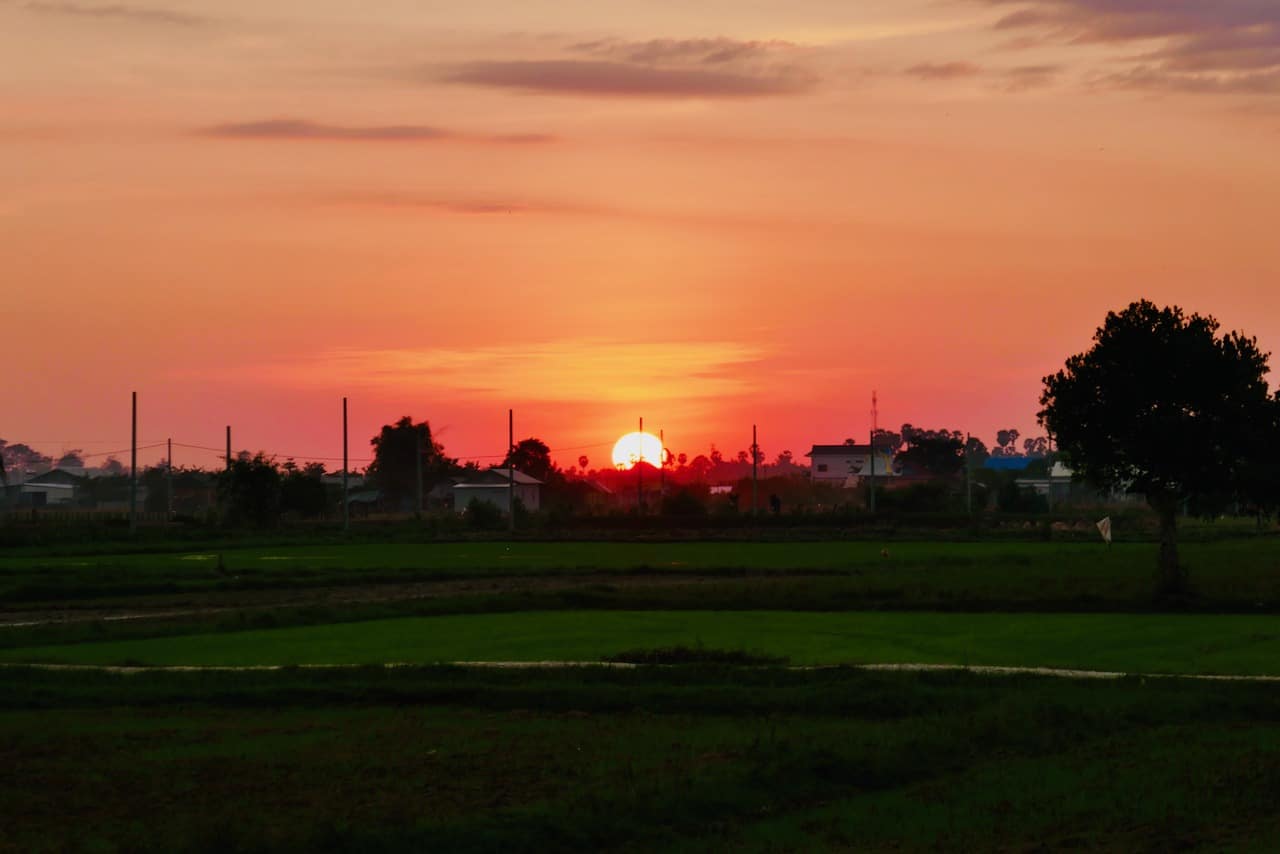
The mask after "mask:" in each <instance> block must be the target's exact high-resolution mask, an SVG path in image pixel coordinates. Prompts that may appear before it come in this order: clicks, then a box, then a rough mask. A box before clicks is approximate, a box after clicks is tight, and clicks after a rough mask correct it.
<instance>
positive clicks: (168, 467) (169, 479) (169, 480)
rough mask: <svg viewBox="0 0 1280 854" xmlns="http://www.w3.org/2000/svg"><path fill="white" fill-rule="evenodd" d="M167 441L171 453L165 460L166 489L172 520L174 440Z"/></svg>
mask: <svg viewBox="0 0 1280 854" xmlns="http://www.w3.org/2000/svg"><path fill="white" fill-rule="evenodd" d="M166 441H167V442H168V444H169V452H168V456H167V457H166V458H165V459H167V460H168V462H167V463H165V466H164V473H165V489H166V491H167V492H168V493H169V502H168V504H169V519H170V520H172V519H173V440H172V439H168V440H166Z"/></svg>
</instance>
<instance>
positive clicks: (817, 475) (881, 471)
mask: <svg viewBox="0 0 1280 854" xmlns="http://www.w3.org/2000/svg"><path fill="white" fill-rule="evenodd" d="M810 465H812V467H813V468H812V480H813V482H814V483H832V484H842V483H844V482H845V480H846V479H847V478H849V477H850V476H853V477H861V476H864V475H869V474H871V455H870V454H867V453H850V454H841V455H839V456H836V455H834V454H832V455H828V454H821V455H819V456H815V457H812V458H811V462H810ZM824 466H825V467H826V471H823V470H822V469H823V467H824ZM855 468H856V473H855ZM893 475H894V472H893V457H891V456H889V455H888V454H883V453H880V454H876V477H891V476H893Z"/></svg>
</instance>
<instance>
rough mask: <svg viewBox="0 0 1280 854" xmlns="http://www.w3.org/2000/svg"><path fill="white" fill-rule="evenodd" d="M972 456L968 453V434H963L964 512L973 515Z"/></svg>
mask: <svg viewBox="0 0 1280 854" xmlns="http://www.w3.org/2000/svg"><path fill="white" fill-rule="evenodd" d="M972 457H973V454H971V453H970V451H969V434H968V433H965V434H964V511H965V512H966V513H968V514H969V515H970V516H972V515H973V475H972V473H971V472H970V471H969V466H970V464H971V462H970V461H971V459H972Z"/></svg>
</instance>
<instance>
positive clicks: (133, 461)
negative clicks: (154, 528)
mask: <svg viewBox="0 0 1280 854" xmlns="http://www.w3.org/2000/svg"><path fill="white" fill-rule="evenodd" d="M132 423H133V427H132V431H131V438H130V440H129V533H130V534H134V533H137V531H138V393H137V392H136V391H135V392H134V393H133V422H132Z"/></svg>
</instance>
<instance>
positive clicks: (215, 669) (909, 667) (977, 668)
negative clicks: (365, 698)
mask: <svg viewBox="0 0 1280 854" xmlns="http://www.w3.org/2000/svg"><path fill="white" fill-rule="evenodd" d="M687 666H688V665H682V664H657V663H655V664H639V663H635V662H625V661H440V662H434V663H422V662H407V661H406V662H398V661H393V662H385V663H382V664H247V665H228V664H209V665H196V664H161V665H154V666H147V665H130V664H40V663H37V662H19V661H9V662H0V668H4V669H9V670H12V669H25V670H46V671H65V672H71V673H74V672H94V673H119V674H123V675H126V676H132V675H138V674H144V673H241V672H244V673H252V672H259V673H265V672H275V671H283V670H322V671H331V670H361V669H365V668H370V667H381V668H383V669H387V670H394V669H401V668H422V667H465V668H476V669H494V670H552V669H560V668H566V669H567V668H588V667H599V668H605V669H610V670H636V669H640V668H659V667H661V668H676V667H687ZM733 666H735V667H740V668H744V669H782V670H793V671H811V670H812V671H817V670H840V669H846V670H862V671H867V672H878V673H971V674H974V675H976V676H994V677H1008V676H1046V677H1051V678H1054V679H1074V680H1090V679H1092V680H1115V679H1182V680H1191V681H1197V682H1255V683H1275V684H1280V675H1264V676H1245V675H1240V676H1232V675H1229V674H1222V673H1129V672H1123V671H1118V670H1076V669H1066V668H1057V667H1008V666H1001V665H984V664H923V663H920V664H915V663H898V664H793V665H733Z"/></svg>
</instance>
